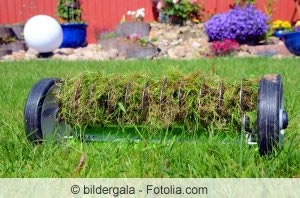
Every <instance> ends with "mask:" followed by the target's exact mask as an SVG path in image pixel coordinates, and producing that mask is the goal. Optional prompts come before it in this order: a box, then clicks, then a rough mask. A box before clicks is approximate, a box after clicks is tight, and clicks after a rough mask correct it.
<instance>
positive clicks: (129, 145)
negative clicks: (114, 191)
mask: <svg viewBox="0 0 300 198" xmlns="http://www.w3.org/2000/svg"><path fill="white" fill-rule="evenodd" d="M212 65H215V66H214V68H215V70H216V72H217V73H218V74H220V75H224V76H225V79H226V78H234V79H241V77H242V76H245V77H257V76H262V75H263V74H267V73H279V74H281V75H282V76H283V80H284V89H285V93H284V95H285V104H286V110H287V111H288V113H289V128H288V129H287V130H286V141H285V144H284V146H283V147H282V148H281V149H279V150H278V151H277V152H276V153H275V154H274V155H273V156H272V157H267V158H262V157H260V156H259V154H258V148H257V146H248V145H246V144H244V143H243V141H241V136H240V135H239V134H238V133H236V132H232V134H235V135H233V138H232V137H230V138H229V137H227V136H224V135H220V134H222V131H221V132H220V131H218V132H216V131H214V127H213V126H211V130H210V131H208V133H207V134H205V135H203V136H201V138H200V139H197V140H196V139H195V140H192V141H190V142H180V141H176V140H170V141H161V142H159V143H158V142H152V141H141V142H139V143H135V142H132V141H130V140H128V141H124V142H103V143H85V142H81V141H79V140H70V141H68V142H66V143H64V144H61V143H53V142H52V143H44V144H41V145H34V144H31V143H29V142H28V141H27V139H26V135H25V132H24V126H23V119H24V118H23V110H24V104H25V101H26V97H27V95H28V93H29V91H30V89H31V87H32V86H33V85H34V84H35V83H36V82H37V81H38V80H40V79H42V78H49V77H56V78H57V77H59V78H64V77H67V76H69V77H73V76H76V75H77V74H79V73H80V72H97V71H101V72H103V73H130V72H136V71H138V72H147V73H150V74H152V75H153V76H155V77H158V76H162V75H164V74H166V73H167V72H169V71H172V70H174V69H175V70H179V71H183V72H185V73H189V72H192V71H195V70H203V71H205V72H209V71H210V70H211V68H212ZM208 134H209V135H208ZM299 143H300V59H269V58H249V59H238V58H221V59H201V60H191V61H171V60H157V61H146V60H139V61H107V62H93V61H91V62H63V61H30V62H0V177H226V178H227V177H268V178H269V177H271V178H272V177H299V176H300V146H299ZM83 156H85V160H82V161H83V162H84V163H81V165H83V166H82V168H79V169H78V168H77V166H78V164H79V163H80V160H81V159H82V157H83Z"/></svg>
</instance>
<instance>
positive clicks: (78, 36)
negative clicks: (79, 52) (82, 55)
mask: <svg viewBox="0 0 300 198" xmlns="http://www.w3.org/2000/svg"><path fill="white" fill-rule="evenodd" d="M61 27H62V30H63V35H64V37H63V42H62V44H61V46H60V48H78V47H84V46H86V28H87V25H86V24H79V23H70V24H61Z"/></svg>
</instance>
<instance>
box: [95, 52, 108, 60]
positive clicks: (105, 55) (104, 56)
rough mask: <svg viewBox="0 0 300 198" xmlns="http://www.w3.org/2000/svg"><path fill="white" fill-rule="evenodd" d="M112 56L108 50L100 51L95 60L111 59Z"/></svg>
mask: <svg viewBox="0 0 300 198" xmlns="http://www.w3.org/2000/svg"><path fill="white" fill-rule="evenodd" d="M110 58H111V56H110V54H109V53H107V52H103V51H102V52H99V53H97V55H96V57H95V60H110Z"/></svg>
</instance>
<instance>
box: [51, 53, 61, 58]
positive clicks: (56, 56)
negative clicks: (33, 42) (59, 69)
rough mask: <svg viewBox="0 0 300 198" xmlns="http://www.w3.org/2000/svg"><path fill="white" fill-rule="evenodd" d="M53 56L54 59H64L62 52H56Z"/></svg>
mask: <svg viewBox="0 0 300 198" xmlns="http://www.w3.org/2000/svg"><path fill="white" fill-rule="evenodd" d="M52 58H53V59H59V60H62V59H63V55H61V54H58V53H57V54H54V55H53V56H52Z"/></svg>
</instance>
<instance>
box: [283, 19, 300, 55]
mask: <svg viewBox="0 0 300 198" xmlns="http://www.w3.org/2000/svg"><path fill="white" fill-rule="evenodd" d="M281 38H282V39H283V41H284V44H285V46H286V47H287V49H288V50H289V51H290V52H291V53H292V54H294V55H296V56H300V22H297V23H296V25H295V27H294V28H293V29H292V30H291V31H290V32H287V33H284V34H282V36H281Z"/></svg>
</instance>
